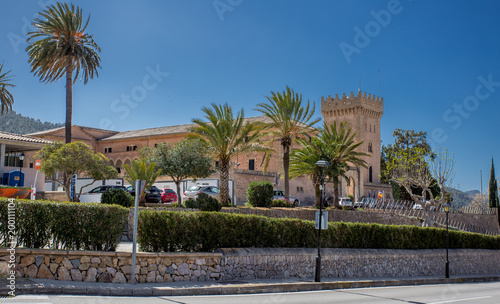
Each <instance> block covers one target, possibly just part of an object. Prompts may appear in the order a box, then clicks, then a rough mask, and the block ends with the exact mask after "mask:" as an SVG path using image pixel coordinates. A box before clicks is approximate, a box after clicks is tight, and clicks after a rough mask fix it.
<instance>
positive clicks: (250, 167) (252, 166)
mask: <svg viewBox="0 0 500 304" xmlns="http://www.w3.org/2000/svg"><path fill="white" fill-rule="evenodd" d="M248 170H255V159H249V160H248Z"/></svg>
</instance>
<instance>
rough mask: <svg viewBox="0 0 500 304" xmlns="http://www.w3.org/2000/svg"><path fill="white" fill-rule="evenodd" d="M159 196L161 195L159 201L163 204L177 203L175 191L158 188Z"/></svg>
mask: <svg viewBox="0 0 500 304" xmlns="http://www.w3.org/2000/svg"><path fill="white" fill-rule="evenodd" d="M160 195H161V200H162V201H163V202H164V203H168V202H176V201H177V193H175V191H174V190H172V189H168V188H160Z"/></svg>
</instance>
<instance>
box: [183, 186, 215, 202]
mask: <svg viewBox="0 0 500 304" xmlns="http://www.w3.org/2000/svg"><path fill="white" fill-rule="evenodd" d="M200 193H205V194H207V195H210V196H212V197H214V198H216V199H219V188H217V187H215V186H191V187H189V188H188V189H187V190H186V191H184V193H183V195H182V200H187V199H196V198H197V197H198V194H200Z"/></svg>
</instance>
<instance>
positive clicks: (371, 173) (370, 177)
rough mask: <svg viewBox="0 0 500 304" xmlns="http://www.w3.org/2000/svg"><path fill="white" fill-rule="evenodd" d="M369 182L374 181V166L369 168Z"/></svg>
mask: <svg viewBox="0 0 500 304" xmlns="http://www.w3.org/2000/svg"><path fill="white" fill-rule="evenodd" d="M368 182H369V183H373V169H372V166H370V168H369V169H368Z"/></svg>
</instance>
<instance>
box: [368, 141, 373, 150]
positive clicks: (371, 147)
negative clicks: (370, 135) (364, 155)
mask: <svg viewBox="0 0 500 304" xmlns="http://www.w3.org/2000/svg"><path fill="white" fill-rule="evenodd" d="M368 152H373V146H372V143H368Z"/></svg>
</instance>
